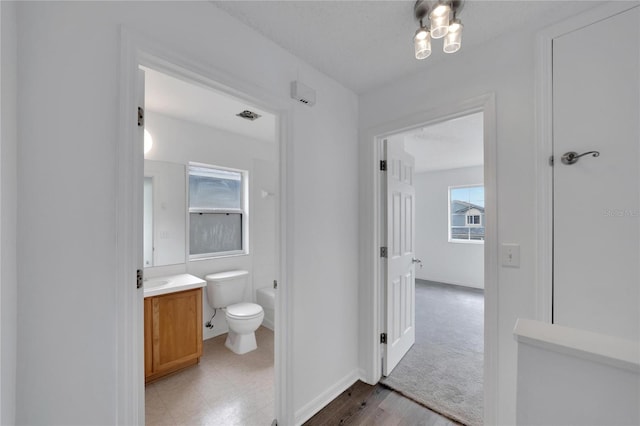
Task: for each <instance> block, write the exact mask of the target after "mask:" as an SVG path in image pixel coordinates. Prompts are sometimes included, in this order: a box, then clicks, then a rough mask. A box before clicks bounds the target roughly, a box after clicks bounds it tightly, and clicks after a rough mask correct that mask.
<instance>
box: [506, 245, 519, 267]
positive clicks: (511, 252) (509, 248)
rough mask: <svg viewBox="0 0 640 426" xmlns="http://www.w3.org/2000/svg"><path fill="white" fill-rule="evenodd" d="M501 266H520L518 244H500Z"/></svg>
mask: <svg viewBox="0 0 640 426" xmlns="http://www.w3.org/2000/svg"><path fill="white" fill-rule="evenodd" d="M502 266H508V267H510V268H519V267H520V244H511V243H504V244H502Z"/></svg>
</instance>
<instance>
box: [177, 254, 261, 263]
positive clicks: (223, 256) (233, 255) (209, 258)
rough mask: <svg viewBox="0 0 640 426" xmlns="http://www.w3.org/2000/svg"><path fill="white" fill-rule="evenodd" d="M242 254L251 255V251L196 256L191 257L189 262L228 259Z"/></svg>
mask: <svg viewBox="0 0 640 426" xmlns="http://www.w3.org/2000/svg"><path fill="white" fill-rule="evenodd" d="M241 256H249V253H246V252H243V253H231V254H222V255H219V256H207V257H194V258H190V259H189V262H200V261H202V260H216V259H226V258H229V257H241Z"/></svg>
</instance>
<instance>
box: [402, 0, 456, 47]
mask: <svg viewBox="0 0 640 426" xmlns="http://www.w3.org/2000/svg"><path fill="white" fill-rule="evenodd" d="M462 4H463V0H418V1H416V4H415V6H414V7H413V10H414V13H415V16H416V19H417V20H418V21H419V22H420V27H418V30H417V31H416V33H415V35H414V36H413V46H414V50H415V55H416V59H425V58H427V57H428V56H429V55H431V39H438V38H444V46H443V50H444V52H445V53H455V52H457V51H458V50H460V46H461V44H462V28H463V26H462V22H460V19H458V17H457V15H458V13H460V10H461V9H462ZM425 20H428V21H429V25H428V28H427V26H426V25H424V21H425Z"/></svg>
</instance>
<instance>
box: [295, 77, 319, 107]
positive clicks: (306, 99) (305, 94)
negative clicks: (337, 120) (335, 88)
mask: <svg viewBox="0 0 640 426" xmlns="http://www.w3.org/2000/svg"><path fill="white" fill-rule="evenodd" d="M291 98H293V99H295V100H296V101H299V102H302V103H303V104H305V105H309V106H313V105H315V104H316V91H315V90H313V89H312V88H311V87H309V86H305V85H304V84H302V83H300V82H299V81H292V82H291Z"/></svg>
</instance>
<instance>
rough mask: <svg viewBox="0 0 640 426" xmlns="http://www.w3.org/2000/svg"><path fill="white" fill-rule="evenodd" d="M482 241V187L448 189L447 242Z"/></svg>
mask: <svg viewBox="0 0 640 426" xmlns="http://www.w3.org/2000/svg"><path fill="white" fill-rule="evenodd" d="M483 241H484V186H482V185H473V186H456V187H454V186H452V187H449V242H456V243H459V242H466V243H482V242H483Z"/></svg>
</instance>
